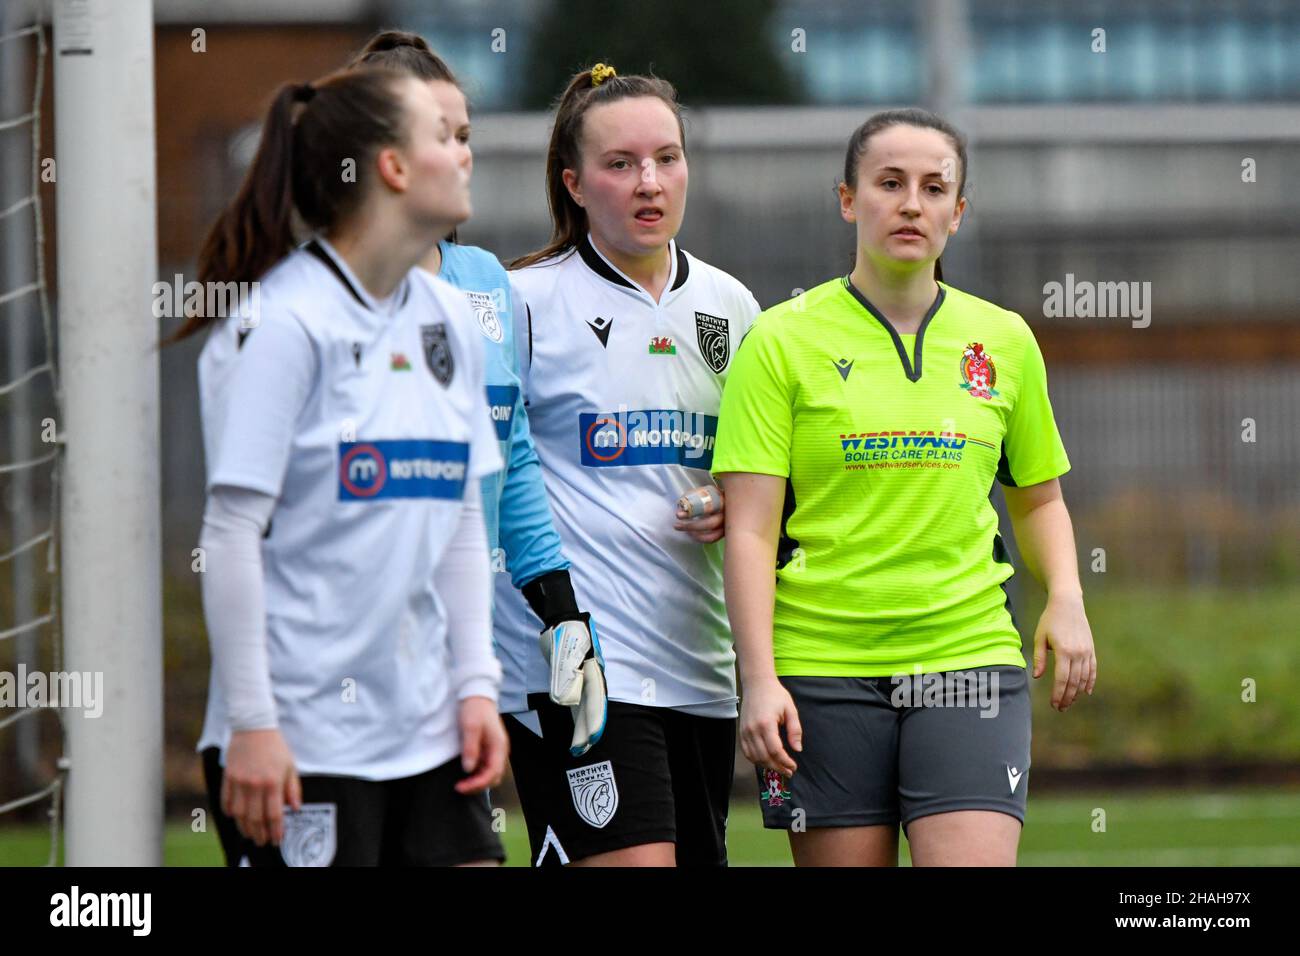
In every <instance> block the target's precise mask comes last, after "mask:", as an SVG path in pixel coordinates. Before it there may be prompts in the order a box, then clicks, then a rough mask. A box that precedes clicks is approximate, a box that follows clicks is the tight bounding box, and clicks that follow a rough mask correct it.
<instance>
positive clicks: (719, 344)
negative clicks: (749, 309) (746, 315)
mask: <svg viewBox="0 0 1300 956" xmlns="http://www.w3.org/2000/svg"><path fill="white" fill-rule="evenodd" d="M695 337H696V338H697V339H698V340H699V343H700V354H701V355H703V356H704V361H706V362H708V363H709V368H711V369H713V371H715V372H721V371H722V370H723V369H724V368H726V367H727V362H728V361H729V360H730V359H731V324H730V323H729V322H728V321H727V320H726V319H720V318H718V317H717V316H716V315H708V314H706V313H704V312H696V313H695Z"/></svg>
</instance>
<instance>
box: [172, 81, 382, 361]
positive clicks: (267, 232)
mask: <svg viewBox="0 0 1300 956" xmlns="http://www.w3.org/2000/svg"><path fill="white" fill-rule="evenodd" d="M401 82H402V79H401V78H400V77H396V76H394V75H393V74H392V73H390V72H387V71H384V70H372V69H366V70H356V71H350V72H343V73H335V74H333V75H331V76H328V77H326V78H325V79H323V80H321V81H319V82H318V83H316V84H311V83H303V84H287V85H285V86H282V87H281V88H280V90H279V92H278V93H276V95H275V99H274V100H272V102H271V109H270V110H269V111H268V113H267V116H266V120H265V122H264V123H263V124H262V136H261V141H260V142H259V144H258V147H257V154H256V155H255V156H254V157H253V163H252V165H251V166H249V168H248V172H247V173H246V174H245V176H244V181H243V183H242V184H241V185H240V187H239V192H238V193H236V195H235V198H234V199H233V200H232V201H231V203H230V205H228V206H227V207H226V208H225V209H224V210H223V211H222V213H221V214H220V215H219V216H218V217H217V220H216V222H214V223H213V224H212V228H211V230H210V231H209V232H208V236H207V239H205V240H204V242H203V247H202V249H201V250H200V251H199V260H198V279H199V281H200V282H202V283H205V284H206V283H209V282H252V281H255V280H257V279H260V278H261V277H262V276H263V275H264V274H265V273H266V271H267V270H268V269H270V268H271V267H272V266H273V265H275V264H276V263H277V262H278V261H279V260H280V259H282V258H284V257H285V256H286V255H288V253H289V252H291V251H292V250H293V247H294V245H295V242H296V237H295V235H294V229H293V213H294V210H295V209H296V210H297V212H298V214H299V216H300V217H301V218H302V221H303V222H304V223H305V224H306V225H307V226H308V227H309V228H310V229H312V230H313V231H316V230H323V231H328V230H330V229H332V228H334V227H335V226H336V225H337V224H338V223H339V222H341V221H343V220H344V219H345V218H346V217H347V216H349V215H350V214H351V213H352V212H354V211H355V209H356V208H357V207H358V206H359V205H360V204H361V201H362V199H363V198H364V197H365V195H366V194H367V192H368V190H367V187H368V186H369V173H368V167H369V162H368V161H369V160H370V159H371V158H373V157H374V155H375V154H376V153H378V152H379V150H380V149H382V148H383V147H385V146H390V145H394V144H397V143H401V142H402V141H403V140H404V138H405V135H406V128H407V127H406V119H405V117H404V115H403V106H402V100H401V92H400V83H401ZM348 160H351V161H352V162H353V163H354V164H355V170H356V176H355V181H353V180H352V178H351V177H345V176H344V175H343V173H344V170H345V168H346V167H345V166H344V163H345V162H346V161H348ZM217 318H219V317H218V316H210V315H199V316H193V317H191V318H189V319H187V320H186V321H185V324H184V325H182V326H181V328H180V329H179V330H178V331H177V332H176V333H175V334H174V335H173V336H172V337H171V338H170V339H169V340H168V341H169V342H177V341H180V340H181V339H184V338H186V337H188V336H190V335H193V334H194V333H196V332H198V331H200V330H202V329H204V328H206V327H207V326H208V325H210V324H211V323H212V322H214V321H216V320H217Z"/></svg>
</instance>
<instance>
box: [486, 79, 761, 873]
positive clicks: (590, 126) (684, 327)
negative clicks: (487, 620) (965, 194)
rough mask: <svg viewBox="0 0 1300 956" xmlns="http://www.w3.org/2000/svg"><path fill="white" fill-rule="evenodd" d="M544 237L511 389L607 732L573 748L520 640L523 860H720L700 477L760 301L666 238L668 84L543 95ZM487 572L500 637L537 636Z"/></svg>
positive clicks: (586, 82) (721, 722) (727, 640)
mask: <svg viewBox="0 0 1300 956" xmlns="http://www.w3.org/2000/svg"><path fill="white" fill-rule="evenodd" d="M546 167H547V168H546V174H547V193H548V198H549V201H550V208H551V216H552V221H553V234H552V237H551V241H550V242H549V243H548V244H547V245H546V247H545V248H543V249H541V250H540V251H538V252H535V253H533V254H531V255H528V256H525V257H523V258H522V259H520V260H518V261H516V262H515V263H514V264H513V268H514V271H513V272H512V273H511V283H512V286H513V288H514V291H515V294H516V296H517V298H518V302H517V305H516V309H515V320H516V328H517V333H518V334H517V339H518V340H519V342H520V343H521V344H520V350H521V353H522V352H523V351H524V349H525V347H526V349H527V352H526V357H525V358H524V360H523V361H522V362H521V377H522V380H523V390H524V397H525V399H526V401H527V404H528V417H529V423H530V425H531V428H532V434H533V439H534V442H535V443H536V446H537V453H538V455H539V457H540V459H541V463H542V469H543V473H544V475H545V480H546V486H547V491H548V492H549V495H550V500H551V507H552V511H553V513H554V515H555V522H556V528H557V530H558V531H559V532H560V537H561V539H562V540H563V543H564V550H565V553H566V554H567V555H568V556H569V557H570V559H571V560H572V561H573V567H572V568H571V569H570V573H571V575H572V577H573V580H574V586H575V588H576V590H577V591H578V593H580V594H582V595H583V598H584V600H585V601H586V602H587V604H588V605H589V609H590V611H591V613H592V616H593V618H594V619H595V620H596V621H598V622H599V624H600V640H599V644H600V647H601V649H602V650H603V655H604V662H605V674H606V677H607V680H608V693H609V705H608V718H607V723H606V727H605V733H604V736H603V737H602V738H601V739H600V742H599V743H598V744H596V745H595V746H594V747H592V748H591V749H590V750H589V751H588V752H587V753H585V754H583V755H581V756H578V757H575V756H573V754H572V753H571V752H570V750H569V743H570V738H571V736H572V733H573V729H574V726H573V718H572V717H571V716H570V712H569V709H568V708H566V707H563V706H559V705H558V704H557V703H556V702H555V699H554V695H555V687H554V686H553V682H552V686H551V687H550V691H551V694H550V695H548V694H547V693H546V691H547V690H548V676H547V672H546V668H545V663H544V661H543V660H542V658H541V656H540V655H534V656H533V660H534V663H535V666H534V668H533V670H532V671H531V673H530V675H529V678H528V690H529V691H530V694H529V697H528V703H529V704H530V706H531V707H532V708H533V710H534V711H535V712H536V715H537V718H538V721H539V723H540V730H541V735H540V737H541V746H540V747H538V746H537V735H536V734H534V732H533V731H532V730H531V729H530V728H529V727H528V726H526V724H525V723H524V722H523V721H522V720H520V719H517V718H516V717H514V716H511V717H508V718H507V721H506V726H507V729H508V730H509V732H510V735H511V744H512V752H513V753H514V757H512V766H513V768H514V774H515V782H516V785H517V787H518V790H519V794H520V798H521V801H522V804H523V810H524V815H525V818H526V819H527V822H528V829H529V837H530V842H531V843H532V848H533V853H534V860H535V862H536V863H538V864H539V865H540V864H543V863H549V862H552V861H553V862H560V863H563V862H579V861H581V862H583V863H586V864H592V865H624V866H626V865H648V866H654V865H666V866H672V865H674V864H677V865H704V866H716V865H725V863H726V860H727V856H726V843H725V833H726V820H727V800H728V795H729V792H730V789H731V780H732V769H733V766H734V758H735V741H736V736H735V735H736V699H737V698H736V687H735V675H734V662H735V657H734V653H733V651H732V644H731V633H730V631H729V629H728V627H727V618H726V611H725V608H724V606H723V597H722V554H721V546H720V545H717V544H716V542H717V540H718V539H719V538H720V537H721V536H722V513H721V508H720V504H721V496H720V494H719V493H718V491H717V489H716V488H713V489H711V492H712V498H711V500H712V501H714V502H716V503H717V507H715V508H714V509H713V513H711V514H706V515H703V516H697V517H693V518H692V517H690V516H689V515H688V514H686V513H684V512H682V511H680V510H676V508H677V504H676V503H677V501H678V499H679V498H680V497H681V496H682V495H683V494H685V493H686V492H688V491H691V490H693V489H695V488H696V486H703V485H705V484H707V483H710V481H711V479H710V478H709V469H710V465H711V463H712V449H713V441H714V436H715V434H716V429H717V414H718V405H719V401H720V398H721V394H722V385H723V381H724V379H725V377H726V374H727V370H728V366H729V363H730V358H731V355H732V354H733V353H734V351H735V349H736V347H737V346H738V344H739V342H740V339H741V337H742V336H743V335H744V333H745V331H746V329H748V327H749V325H750V323H751V322H752V321H753V319H754V317H755V316H756V315H757V313H758V311H759V308H758V303H757V302H755V301H754V297H753V296H752V295H751V294H750V293H749V290H748V289H746V288H745V287H744V286H743V285H742V284H741V283H740V282H738V281H737V280H736V279H734V278H732V277H731V276H730V275H728V274H726V273H725V272H722V271H721V270H719V269H717V268H715V267H713V266H710V265H708V264H707V263H704V262H701V261H700V260H699V259H696V258H695V257H694V256H691V255H689V254H687V253H686V252H685V251H683V250H682V249H681V248H679V247H678V245H677V243H676V241H675V239H674V237H675V236H676V234H677V232H678V230H679V229H680V227H681V223H682V218H683V215H684V213H685V207H686V186H687V163H686V151H685V131H684V129H683V126H682V122H681V117H680V113H679V111H678V106H677V100H676V92H675V91H674V90H673V88H672V86H671V85H670V84H669V83H667V82H665V81H663V80H661V79H658V78H655V77H644V76H618V75H617V74H616V73H615V71H614V69H613V68H612V67H608V66H605V65H603V64H597V65H596V66H595V67H593V68H592V69H590V70H584V71H582V72H581V73H579V74H577V75H576V76H575V77H574V78H573V79H572V80H571V81H570V83H569V85H568V88H567V89H566V90H565V92H564V94H563V96H562V98H561V100H560V104H559V108H558V110H557V113H556V117H555V126H554V129H553V131H552V135H551V142H550V147H549V151H548V154H547V163H546ZM534 627H535V624H534V623H533V622H532V621H531V618H530V615H528V614H526V606H525V605H524V603H523V602H522V601H521V600H520V599H519V598H518V596H517V595H511V594H504V595H503V594H502V592H501V590H500V589H498V592H497V605H496V620H495V623H494V629H495V634H496V637H497V642H498V644H499V645H501V646H503V647H507V646H511V645H512V644H513V643H518V642H530V641H535V640H536V637H535V634H536V632H535V630H534Z"/></svg>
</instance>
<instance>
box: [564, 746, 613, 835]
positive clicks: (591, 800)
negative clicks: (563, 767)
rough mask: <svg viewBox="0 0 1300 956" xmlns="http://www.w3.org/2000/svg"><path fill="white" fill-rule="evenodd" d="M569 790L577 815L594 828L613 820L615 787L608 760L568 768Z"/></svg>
mask: <svg viewBox="0 0 1300 956" xmlns="http://www.w3.org/2000/svg"><path fill="white" fill-rule="evenodd" d="M568 774H569V793H570V794H572V796H573V807H574V809H575V810H577V811H578V816H580V817H582V819H583V820H584V821H586V822H587V823H589V824H591V825H592V826H593V827H596V828H597V829H599V828H601V827H603V826H604V825H605V824H607V823H609V821H610V820H612V819H614V813H615V812H616V811H617V810H618V786H617V784H615V783H614V767H613V766H612V765H611V764H610V762H609V761H608V760H602V761H601V762H600V763H594V764H591V765H589V766H586V767H579V768H578V769H576V770H570V771H568Z"/></svg>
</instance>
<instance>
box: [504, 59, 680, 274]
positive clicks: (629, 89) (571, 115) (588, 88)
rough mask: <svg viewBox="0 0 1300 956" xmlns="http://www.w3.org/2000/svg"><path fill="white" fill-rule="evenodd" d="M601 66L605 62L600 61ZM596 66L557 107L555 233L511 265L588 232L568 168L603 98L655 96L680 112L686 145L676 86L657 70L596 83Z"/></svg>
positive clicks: (551, 163) (550, 188)
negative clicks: (589, 115)
mask: <svg viewBox="0 0 1300 956" xmlns="http://www.w3.org/2000/svg"><path fill="white" fill-rule="evenodd" d="M597 65H598V66H599V65H600V64H597ZM591 73H592V71H591V70H583V71H582V72H581V73H579V74H577V75H576V76H574V77H573V79H571V80H570V81H569V85H568V86H567V87H566V88H565V90H564V92H563V93H562V94H561V95H560V98H559V100H558V101H557V105H556V107H555V125H554V126H553V127H552V128H551V143H550V146H549V147H548V148H547V150H546V199H547V202H548V204H549V205H550V208H551V239H550V242H548V243H547V244H546V245H545V246H544V247H543V248H541V249H538V250H537V251H536V252H530V253H528V255H526V256H520V257H519V258H518V259H515V260H514V261H513V262H511V263H510V268H511V269H520V268H523V267H524V266H530V265H532V264H533V263H535V262H541V261H543V260H544V259H551V258H553V257H555V256H558V255H560V254H562V253H564V252H567V251H569V250H571V249H573V248H575V247H576V246H577V245H578V243H579V242H581V241H582V237H583V236H585V235H586V234H587V211H586V210H585V209H583V208H582V207H581V206H579V205H578V204H577V203H576V202H574V201H573V197H572V196H571V195H569V189H568V187H567V186H565V185H564V171H565V170H566V169H577V168H578V167H579V165H580V163H581V159H582V123H583V118H584V117H585V116H586V113H587V110H589V109H591V107H593V106H598V105H600V104H601V103H613V102H615V101H617V100H622V99H626V98H628V97H632V96H655V97H658V98H659V99H661V100H663V101H664V103H666V104H667V105H668V108H669V109H671V110H672V111H673V115H674V116H676V117H677V130H678V132H680V133H681V137H682V148H683V149H685V148H686V127H685V125H684V124H683V123H682V111H681V107H680V106H679V105H678V103H677V91H676V90H675V89H673V85H672V84H671V83H669V82H668V81H667V80H662V79H660V78H659V77H657V76H609V77H607V78H606V79H604V80H602V81H601V82H600V84H599V85H593V84H592V81H591Z"/></svg>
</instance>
